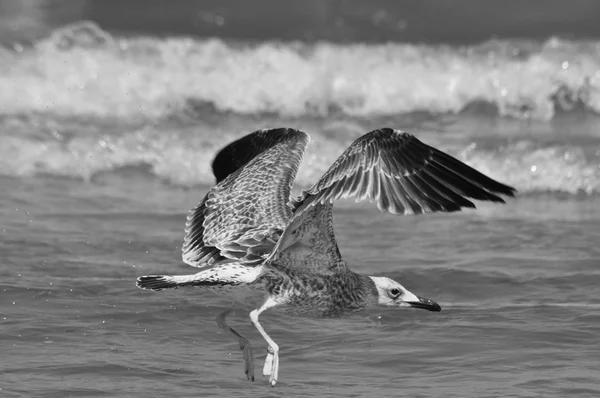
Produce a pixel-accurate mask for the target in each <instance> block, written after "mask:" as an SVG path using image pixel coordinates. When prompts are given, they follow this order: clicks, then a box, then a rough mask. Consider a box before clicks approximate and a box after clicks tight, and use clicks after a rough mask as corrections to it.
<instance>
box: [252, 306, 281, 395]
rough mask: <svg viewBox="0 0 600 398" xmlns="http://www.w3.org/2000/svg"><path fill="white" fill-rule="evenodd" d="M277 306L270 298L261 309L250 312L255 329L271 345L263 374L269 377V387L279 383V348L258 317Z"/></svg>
mask: <svg viewBox="0 0 600 398" xmlns="http://www.w3.org/2000/svg"><path fill="white" fill-rule="evenodd" d="M277 304H278V303H277V302H276V301H275V300H274V299H273V298H271V297H269V298H268V299H267V300H266V301H265V302H264V303H263V305H262V306H261V307H260V308H258V309H256V310H254V311H252V312H250V320H251V321H252V324H254V327H256V329H257V330H258V332H259V333H260V334H261V335H262V337H263V338H264V339H265V340H266V341H267V343H268V344H269V349H268V353H267V358H266V360H265V367H264V368H263V373H264V375H265V376H267V375H268V376H269V385H270V386H271V387H273V386H275V383H277V377H278V375H279V346H278V345H277V344H276V343H275V342H274V341H273V339H272V338H271V337H270V336H269V335H268V334H267V332H265V330H264V329H263V327H262V326H261V324H260V323H259V322H258V316H259V315H260V314H261V313H262V312H263V311H265V310H267V309H269V308H272V307H275V306H276V305H277Z"/></svg>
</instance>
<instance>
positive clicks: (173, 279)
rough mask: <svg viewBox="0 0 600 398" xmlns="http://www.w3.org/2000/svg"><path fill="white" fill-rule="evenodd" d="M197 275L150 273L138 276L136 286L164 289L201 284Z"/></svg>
mask: <svg viewBox="0 0 600 398" xmlns="http://www.w3.org/2000/svg"><path fill="white" fill-rule="evenodd" d="M199 282H200V281H198V280H197V277H196V275H180V276H173V275H148V276H140V277H139V278H137V282H136V284H135V285H136V286H137V287H139V288H140V289H150V290H156V291H158V290H163V289H177V288H178V287H183V286H194V285H199Z"/></svg>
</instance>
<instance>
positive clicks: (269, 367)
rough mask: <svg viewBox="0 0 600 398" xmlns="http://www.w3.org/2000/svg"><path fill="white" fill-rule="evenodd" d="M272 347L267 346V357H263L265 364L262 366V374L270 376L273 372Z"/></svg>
mask: <svg viewBox="0 0 600 398" xmlns="http://www.w3.org/2000/svg"><path fill="white" fill-rule="evenodd" d="M273 353H274V351H273V348H272V347H271V346H269V347H268V348H267V357H266V358H265V365H264V366H263V376H271V373H273Z"/></svg>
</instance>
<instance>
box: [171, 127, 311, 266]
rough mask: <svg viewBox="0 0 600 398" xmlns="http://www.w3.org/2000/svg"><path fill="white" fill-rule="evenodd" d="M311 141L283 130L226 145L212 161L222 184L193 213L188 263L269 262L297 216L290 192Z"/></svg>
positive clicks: (185, 250) (187, 245)
mask: <svg viewBox="0 0 600 398" xmlns="http://www.w3.org/2000/svg"><path fill="white" fill-rule="evenodd" d="M308 142H309V137H308V135H306V134H305V133H304V132H302V131H299V130H294V129H285V128H282V129H271V130H260V131H256V132H254V133H252V134H249V135H247V136H245V137H243V138H241V139H240V140H237V141H235V142H232V143H231V144H229V145H227V146H226V147H225V148H223V149H222V150H221V151H220V152H219V154H217V156H216V157H215V161H214V162H213V171H214V173H215V176H216V178H217V181H218V184H217V185H216V186H215V187H213V188H212V189H211V190H210V191H209V192H208V194H207V195H206V197H205V198H204V199H203V200H202V201H201V202H200V203H199V204H198V206H197V207H196V208H195V209H194V210H192V212H191V213H190V215H189V216H188V221H187V223H186V237H185V241H184V245H183V261H184V262H186V263H188V264H190V265H192V266H198V267H204V266H210V265H213V264H215V263H217V262H223V261H231V260H235V261H242V262H245V263H247V264H248V265H252V264H259V263H261V262H262V261H264V259H265V257H266V256H267V255H268V254H269V253H271V251H272V250H273V248H274V246H275V244H276V243H277V241H278V239H279V237H280V235H281V233H282V232H283V230H284V229H285V227H286V225H287V223H288V221H289V219H290V217H291V215H292V206H291V204H290V192H291V188H292V184H293V181H294V179H295V176H296V173H297V171H298V166H299V165H300V162H301V160H302V156H303V154H304V151H305V149H306V146H307V145H308Z"/></svg>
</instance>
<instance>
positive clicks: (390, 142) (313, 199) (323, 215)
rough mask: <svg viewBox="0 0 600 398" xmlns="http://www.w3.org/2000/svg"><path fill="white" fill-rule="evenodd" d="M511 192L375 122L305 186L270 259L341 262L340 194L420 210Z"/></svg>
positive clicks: (322, 264) (397, 209)
mask: <svg viewBox="0 0 600 398" xmlns="http://www.w3.org/2000/svg"><path fill="white" fill-rule="evenodd" d="M514 193H515V189H514V188H511V187H509V186H506V185H504V184H501V183H499V182H497V181H494V180H492V179H491V178H489V177H487V176H485V175H483V174H481V173H480V172H478V171H477V170H475V169H473V168H471V167H469V166H467V165H466V164H464V163H462V162H461V161H459V160H457V159H455V158H453V157H452V156H450V155H448V154H446V153H444V152H441V151H439V150H437V149H435V148H433V147H430V146H428V145H426V144H424V143H422V142H421V141H419V140H418V139H417V138H415V137H414V136H412V135H410V134H408V133H404V132H402V131H398V130H393V129H390V128H383V129H379V130H375V131H372V132H370V133H368V134H366V135H364V136H362V137H361V138H359V139H358V140H356V141H355V142H354V143H353V144H352V145H351V146H350V147H349V148H348V149H346V151H345V152H344V153H343V154H342V155H341V156H340V157H339V158H338V159H337V160H336V161H335V163H334V164H333V165H332V166H331V167H330V168H329V170H327V172H326V173H325V174H324V175H323V176H322V177H321V179H320V180H319V181H318V182H317V183H316V184H315V185H314V186H313V187H312V188H310V189H309V190H308V191H305V192H304V193H303V196H302V198H301V200H300V201H299V202H298V204H297V207H296V209H295V211H294V215H293V216H292V218H291V220H290V223H289V225H288V227H287V228H286V230H285V232H284V234H283V235H282V237H281V239H280V240H279V242H278V244H277V246H276V248H275V250H274V251H273V253H272V254H271V256H269V260H270V261H275V263H276V264H280V265H283V266H288V267H296V266H304V267H308V268H311V269H313V271H315V272H321V273H333V272H339V271H340V270H343V269H345V267H346V266H345V264H344V262H343V261H342V259H341V256H340V254H339V251H338V247H337V244H336V241H335V236H334V233H333V218H332V212H331V210H332V209H331V208H332V203H333V201H334V200H335V199H338V198H349V197H355V198H356V201H360V200H364V199H370V200H372V201H375V202H376V203H377V206H378V207H379V209H380V210H381V211H384V212H389V213H392V214H421V213H432V212H452V211H457V210H460V209H461V208H464V207H472V208H474V207H475V205H474V204H473V203H472V202H471V201H470V200H468V199H467V198H473V199H478V200H484V201H492V202H499V203H504V200H503V199H502V198H501V197H500V196H498V195H500V194H502V195H507V196H514Z"/></svg>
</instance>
